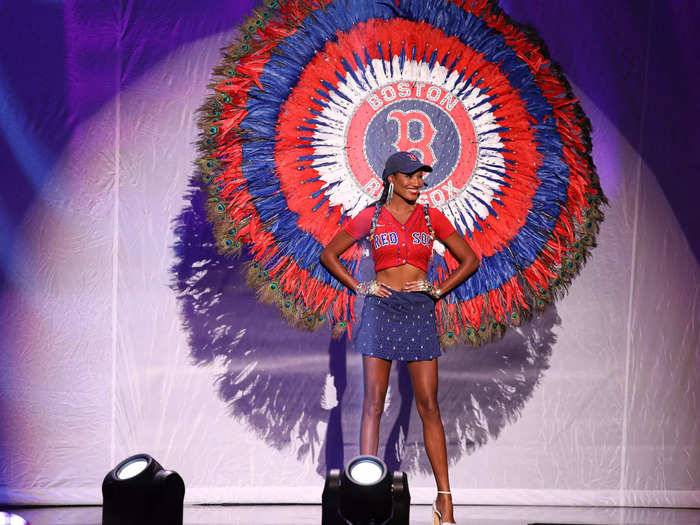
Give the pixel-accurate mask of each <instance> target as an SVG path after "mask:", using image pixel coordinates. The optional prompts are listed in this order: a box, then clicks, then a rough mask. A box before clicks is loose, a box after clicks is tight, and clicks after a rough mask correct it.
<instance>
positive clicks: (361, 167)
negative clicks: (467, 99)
mask: <svg viewBox="0 0 700 525" xmlns="http://www.w3.org/2000/svg"><path fill="white" fill-rule="evenodd" d="M346 144H347V148H346V151H347V161H348V167H349V168H350V172H351V174H352V176H353V177H354V178H355V179H356V181H357V182H358V184H359V185H360V187H361V188H362V191H363V192H364V193H365V194H367V196H368V197H369V198H371V199H372V200H374V199H376V198H378V197H379V195H380V194H381V191H382V185H383V184H382V181H381V173H382V171H383V168H384V163H385V161H386V158H387V157H388V156H389V155H391V154H392V153H394V152H395V151H409V152H412V153H413V154H415V155H416V158H417V160H420V161H421V162H423V163H425V164H428V165H430V166H432V167H433V172H432V173H430V174H428V175H426V177H425V180H426V187H425V188H424V190H423V191H422V192H421V196H420V198H419V202H428V203H430V204H432V205H434V206H439V205H442V204H445V203H447V202H449V201H450V200H451V199H452V198H454V197H455V196H456V195H458V194H459V193H460V191H461V190H462V189H463V188H464V187H465V186H466V185H467V183H468V182H469V179H470V177H471V175H472V172H473V170H474V166H475V164H476V158H477V145H476V135H475V131H474V126H473V124H472V122H471V119H470V117H469V115H468V113H467V110H466V109H465V107H464V105H463V104H462V103H461V101H460V100H458V99H457V98H456V97H455V96H454V95H453V94H452V93H450V92H449V91H448V90H446V89H445V88H442V87H439V86H435V85H430V84H427V83H423V82H407V81H401V82H394V83H392V84H389V85H386V86H384V87H381V88H378V89H376V90H374V91H373V92H371V93H370V94H369V96H367V97H366V98H365V100H364V101H363V102H362V103H361V104H360V106H359V107H358V108H357V110H356V111H355V112H354V114H353V115H352V118H351V120H350V123H349V125H348V127H347V133H346Z"/></svg>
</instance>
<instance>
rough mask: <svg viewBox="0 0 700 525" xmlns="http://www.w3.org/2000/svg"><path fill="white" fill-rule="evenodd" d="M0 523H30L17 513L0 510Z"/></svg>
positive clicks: (15, 524)
mask: <svg viewBox="0 0 700 525" xmlns="http://www.w3.org/2000/svg"><path fill="white" fill-rule="evenodd" d="M0 525H30V524H29V522H28V521H27V520H25V519H24V518H23V517H22V516H19V515H18V514H13V513H11V512H0Z"/></svg>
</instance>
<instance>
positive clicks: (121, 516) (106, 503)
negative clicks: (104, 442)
mask: <svg viewBox="0 0 700 525" xmlns="http://www.w3.org/2000/svg"><path fill="white" fill-rule="evenodd" d="M184 498H185V483H184V482H183V481H182V478H181V477H180V475H179V474H178V473H177V472H173V471H170V470H165V469H164V468H163V467H162V466H161V465H160V463H158V462H157V461H156V460H155V459H153V458H152V457H151V456H149V455H148V454H136V455H135V456H131V457H128V458H126V459H125V460H124V461H122V462H121V463H119V464H118V465H117V466H116V467H114V469H112V470H111V471H110V472H108V473H107V475H106V476H105V479H104V481H103V482H102V525H182V505H183V500H184Z"/></svg>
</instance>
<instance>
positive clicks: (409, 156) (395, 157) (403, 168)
mask: <svg viewBox="0 0 700 525" xmlns="http://www.w3.org/2000/svg"><path fill="white" fill-rule="evenodd" d="M417 171H433V168H431V167H430V166H428V165H427V164H423V163H422V162H421V161H420V160H418V157H416V156H415V155H414V154H413V153H410V152H408V151H397V152H396V153H392V154H391V155H389V158H388V159H386V165H385V166H384V171H383V172H382V180H386V178H387V177H388V176H389V175H391V174H392V173H415V172H417Z"/></svg>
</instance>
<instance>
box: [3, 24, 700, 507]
mask: <svg viewBox="0 0 700 525" xmlns="http://www.w3.org/2000/svg"><path fill="white" fill-rule="evenodd" d="M228 36H229V35H219V36H217V37H215V38H211V39H208V40H205V41H199V42H195V43H193V44H191V45H189V46H187V47H184V48H180V49H179V50H178V51H177V52H175V53H173V54H172V55H171V56H169V57H168V58H167V59H166V60H164V61H163V63H162V64H161V65H160V66H159V67H157V68H154V69H153V70H151V71H150V72H149V74H147V75H146V76H144V77H143V78H142V79H141V80H140V81H139V82H138V83H136V84H134V85H132V86H131V87H130V88H129V89H127V90H125V91H123V92H122V93H121V94H119V95H118V96H117V97H116V98H115V99H114V101H113V102H112V103H111V104H108V105H107V106H106V107H105V108H104V109H103V110H102V111H101V112H100V113H98V114H96V115H95V116H94V118H92V119H91V120H90V121H89V123H87V124H85V125H82V126H81V127H80V128H79V129H78V130H77V131H76V133H75V135H74V137H73V140H72V142H71V145H70V147H69V148H68V149H67V151H66V154H65V158H64V159H63V161H62V162H61V164H60V168H59V169H58V170H57V171H56V172H55V173H54V174H52V177H51V181H52V182H51V185H50V187H49V188H48V189H47V190H46V191H45V192H44V194H43V196H42V199H41V201H40V202H37V204H36V205H35V206H34V208H33V209H31V210H30V211H29V213H28V214H27V216H26V221H25V224H24V226H23V232H22V235H21V238H22V241H23V242H22V245H21V246H18V248H17V252H16V253H15V254H14V256H15V258H18V259H19V260H21V261H23V263H22V265H21V268H20V269H19V270H18V271H17V272H16V274H15V275H13V276H12V277H13V284H12V286H11V287H10V288H9V289H8V290H7V291H6V292H5V294H4V295H3V296H2V297H1V298H0V300H1V301H2V302H1V304H0V306H1V310H0V316H1V317H0V326H2V330H3V334H2V350H3V351H2V356H0V369H2V370H3V377H4V378H5V383H4V385H3V387H2V390H1V391H0V392H2V394H3V397H4V401H3V402H4V403H6V404H7V405H8V406H9V408H10V411H11V414H12V418H11V420H10V421H4V422H2V425H3V427H4V430H5V431H4V434H5V438H6V439H7V440H8V441H7V443H6V448H8V449H9V456H8V460H7V462H6V464H4V465H2V467H1V468H2V469H3V470H2V476H0V479H5V480H7V484H6V485H4V486H0V502H13V503H62V504H75V503H99V502H101V494H100V486H101V482H102V479H103V477H104V475H105V474H106V473H107V472H108V471H109V470H110V469H111V468H112V467H113V466H114V465H115V464H116V463H117V462H118V461H119V460H121V459H123V458H124V457H126V456H128V455H131V454H133V453H137V452H148V453H150V454H151V455H153V456H154V457H155V458H156V459H158V460H159V461H160V462H161V463H162V464H163V465H164V466H166V467H167V468H170V469H173V470H177V471H178V472H179V473H180V474H181V475H182V476H183V478H184V479H185V482H186V485H187V496H186V501H188V502H252V501H260V502H262V501H266V502H272V501H274V502H319V501H320V494H321V490H322V486H323V478H322V476H321V475H320V474H319V473H318V472H317V469H318V459H319V456H320V455H321V454H322V453H323V450H322V447H320V446H318V442H315V443H314V446H312V447H311V449H310V451H309V452H308V453H305V454H299V450H300V448H301V447H303V446H304V444H305V443H304V440H305V438H304V436H303V435H302V434H301V433H300V432H299V429H298V428H297V429H292V430H291V431H290V432H289V435H288V436H286V439H282V440H281V443H279V444H278V445H276V446H275V445H273V444H270V440H269V439H266V438H269V436H265V435H262V434H261V433H260V432H259V430H254V429H253V428H252V426H251V424H250V421H249V420H247V419H246V418H235V417H232V415H231V411H230V409H229V407H228V405H227V402H226V401H225V400H223V399H221V398H220V396H219V395H218V384H217V383H216V381H217V378H218V377H219V376H220V375H221V374H222V373H225V372H229V373H233V374H234V377H242V376H241V375H240V372H241V371H242V370H237V369H236V367H237V366H241V365H240V363H236V362H234V361H232V362H230V363H225V362H224V361H223V360H216V361H213V362H210V363H208V364H203V365H200V366H195V365H194V363H193V359H192V358H191V357H190V349H189V345H188V341H187V332H186V330H185V329H184V328H183V326H182V321H181V319H182V316H181V312H180V307H179V304H178V300H177V298H176V294H175V292H174V291H173V290H172V289H171V288H170V285H171V283H172V274H171V271H170V269H171V266H172V265H173V263H174V253H173V248H172V247H173V244H174V243H175V241H176V237H175V235H174V233H173V224H172V221H173V220H174V219H175V217H177V216H178V214H179V213H180V212H181V211H182V209H183V207H185V206H186V201H185V194H186V191H187V181H188V177H189V176H190V174H191V172H192V161H193V159H194V158H195V156H196V153H195V149H194V146H193V142H194V140H195V138H196V129H195V126H194V121H195V118H194V111H195V109H196V107H197V106H198V105H199V103H200V101H201V100H203V99H204V96H205V86H206V84H207V79H208V76H209V74H210V71H211V68H212V67H213V65H214V64H215V63H216V62H217V60H218V56H219V51H218V50H219V48H220V47H222V46H223V45H224V44H225V43H226V42H227V41H228ZM173 72H178V74H173ZM164 85H167V86H168V91H167V96H163V94H162V92H161V91H159V89H160V88H162V87H163V86H164ZM579 95H580V96H581V98H582V104H583V107H584V109H585V110H586V112H587V114H588V115H589V117H590V118H591V121H592V123H593V126H594V135H593V140H594V158H595V160H596V164H597V166H598V170H599V173H600V176H601V180H602V184H603V188H604V191H605V193H606V194H607V196H608V197H609V200H610V206H609V207H608V208H606V209H605V213H606V220H605V221H604V222H603V223H602V229H601V232H600V235H599V238H598V240H599V246H598V248H596V249H595V250H594V251H593V255H592V257H591V258H590V260H589V262H588V263H587V265H586V266H585V268H584V269H583V272H582V273H581V275H580V276H579V277H578V278H577V279H576V280H575V281H574V284H573V286H572V287H571V290H570V293H569V295H568V296H567V297H566V298H565V299H564V300H563V301H561V302H559V303H558V305H557V306H556V309H552V310H551V311H550V312H549V313H548V314H547V315H546V316H545V319H544V320H540V321H537V322H538V323H540V324H541V325H543V326H544V325H546V326H548V330H550V331H551V335H553V336H554V337H555V342H554V343H553V346H552V353H551V357H549V359H548V366H549V368H548V369H546V370H544V371H543V373H542V375H541V377H539V385H538V386H536V387H535V388H534V390H533V391H532V395H531V397H530V398H529V399H528V400H526V401H525V404H524V407H523V408H522V410H521V411H519V415H516V416H513V417H511V418H510V419H511V421H509V422H505V423H504V424H503V426H502V428H500V429H499V431H498V432H495V434H494V435H495V436H497V437H494V435H492V437H491V438H490V439H488V442H487V443H485V444H484V445H483V446H480V447H476V448H475V449H474V450H473V452H472V453H469V454H468V453H467V451H466V450H464V451H463V453H461V454H460V455H459V457H458V459H457V462H456V464H454V465H453V466H452V468H451V479H452V486H453V488H454V489H455V501H456V502H458V503H498V504H552V505H560V504H585V505H593V504H596V505H618V504H621V505H686V506H688V505H695V506H697V505H700V445H699V444H700V432H699V429H698V423H697V418H696V415H697V412H698V400H697V396H698V392H700V388H699V386H700V374H699V372H698V370H700V366H699V364H700V363H698V361H699V357H698V355H699V353H698V347H699V344H700V342H699V336H698V326H697V322H698V318H699V317H700V316H699V315H698V314H699V312H698V295H699V294H698V291H699V287H700V269H699V268H698V263H697V261H696V260H695V258H694V257H693V255H692V252H691V250H690V249H689V246H688V244H687V241H686V239H685V238H684V236H683V235H682V233H681V231H680V228H679V226H678V224H677V223H676V220H675V218H674V215H673V212H672V210H671V209H670V207H669V205H668V203H667V202H666V200H665V198H664V196H663V193H662V191H661V190H660V188H659V186H658V184H657V183H656V178H655V177H656V176H660V175H661V174H654V173H650V172H649V171H648V170H647V168H646V166H645V165H644V163H643V162H642V160H641V158H640V156H639V155H638V154H637V152H636V151H635V147H634V145H630V144H628V143H627V142H626V141H625V140H624V139H623V138H622V137H621V135H620V134H619V133H618V131H617V130H616V129H614V128H613V127H612V126H611V125H610V123H609V122H608V121H607V120H606V119H605V117H604V116H603V115H602V114H601V113H600V112H599V111H598V110H597V108H596V107H595V106H594V105H593V104H592V103H591V102H590V101H588V99H587V98H586V94H585V93H580V94H579ZM240 294H241V300H242V301H250V294H249V293H248V292H246V291H245V290H243V289H241V290H240ZM269 312H270V315H269V319H263V320H257V321H256V323H257V324H256V329H257V330H261V331H265V332H266V333H268V334H270V335H269V337H270V338H271V341H272V342H273V344H275V345H280V346H282V345H298V346H300V347H303V348H307V349H308V360H306V359H305V360H304V361H303V362H300V361H299V360H296V361H295V362H286V361H281V362H279V363H276V365H275V363H272V362H268V363H267V364H266V366H267V367H268V368H270V367H273V365H275V366H278V367H279V368H280V369H284V368H285V367H289V366H292V367H294V366H302V367H306V368H312V369H316V368H317V369H318V370H321V373H323V370H326V369H327V368H328V364H327V360H328V354H327V351H326V349H327V347H328V337H327V334H326V335H324V334H320V335H313V336H312V335H304V334H301V335H299V336H298V339H295V340H294V341H291V342H289V341H282V340H279V339H275V333H279V330H281V328H279V327H280V326H281V323H282V322H281V321H279V320H278V318H277V316H276V314H274V312H273V311H272V310H269ZM557 316H558V318H557ZM240 326H241V327H242V328H245V326H246V324H245V319H242V320H241V325H240ZM238 335H239V339H238V340H239V341H240V344H241V345H245V344H246V339H247V338H249V337H251V334H249V333H247V332H246V331H245V330H243V331H241V330H239V333H238ZM481 351H482V352H489V351H490V349H489V348H488V347H487V348H484V349H483V350H481ZM348 354H349V355H348V362H347V367H348V387H347V390H346V392H345V401H344V402H345V415H344V418H346V419H345V420H344V421H349V422H352V421H356V423H355V426H354V427H350V428H349V429H346V431H345V434H344V440H345V447H346V451H345V458H346V459H349V457H350V456H352V455H353V454H354V453H356V452H357V446H356V437H357V436H356V434H354V433H355V431H356V426H357V424H358V421H357V420H359V410H358V402H359V401H358V400H359V392H360V390H361V386H360V384H359V379H360V375H359V373H360V371H359V360H358V359H357V358H356V356H355V355H354V354H352V352H351V350H348ZM281 355H282V354H281ZM459 359H460V354H458V353H452V354H447V355H446V356H444V357H443V358H441V361H440V366H441V369H442V374H441V379H442V380H447V379H449V380H450V381H451V382H450V383H449V384H450V385H454V384H458V380H459V378H455V377H452V376H451V375H450V374H453V372H451V369H453V367H452V364H453V363H456V362H458V361H459ZM249 371H250V370H248V371H247V372H249ZM247 372H246V373H247ZM394 380H395V379H394ZM454 381H457V383H455V382H454ZM394 391H396V389H394ZM460 393H461V392H460V390H459V388H453V387H450V388H448V390H447V391H444V390H441V396H442V397H441V400H442V399H454V398H455V397H459V395H460ZM298 396H299V398H303V399H304V400H306V401H309V402H311V403H312V404H316V403H318V404H320V403H321V402H322V400H321V397H322V390H318V391H308V390H305V389H304V388H303V385H300V388H299V391H298ZM324 402H325V403H328V400H325V401H324ZM390 402H391V398H390ZM394 402H395V401H394ZM482 408H484V410H486V408H487V407H482ZM268 417H269V414H268ZM349 424H351V423H349ZM384 424H385V425H386V424H387V422H385V423H384ZM316 426H317V428H316V429H315V431H316V433H317V434H318V435H319V436H323V435H324V434H325V431H326V428H325V426H324V423H323V422H319V423H317V424H316ZM410 428H411V432H414V433H415V432H419V431H420V422H419V419H418V418H417V416H416V415H415V412H414V413H413V416H412V417H411V418H410ZM420 453H421V454H423V455H424V453H423V452H420ZM298 457H300V459H298ZM413 457H414V459H415V458H416V457H415V456H413ZM415 461H416V462H418V459H415ZM413 466H415V465H411V464H408V465H405V468H407V469H408V470H409V471H410V483H411V492H412V496H413V501H414V502H427V501H428V500H429V499H431V498H432V497H433V495H434V490H435V489H434V484H433V481H432V479H431V476H430V475H429V474H428V473H426V472H425V471H424V470H421V469H420V468H415V469H414V468H413Z"/></svg>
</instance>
